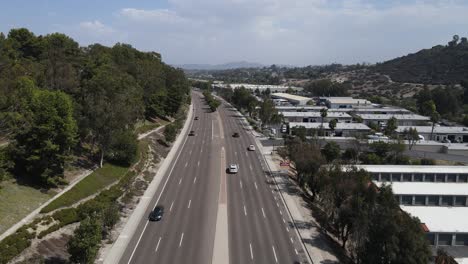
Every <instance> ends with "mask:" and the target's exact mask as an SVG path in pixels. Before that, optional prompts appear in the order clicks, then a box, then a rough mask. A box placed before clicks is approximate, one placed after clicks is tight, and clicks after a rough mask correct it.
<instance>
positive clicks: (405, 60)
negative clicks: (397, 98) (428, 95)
mask: <svg viewBox="0 0 468 264" xmlns="http://www.w3.org/2000/svg"><path fill="white" fill-rule="evenodd" d="M458 39H459V38H458V36H455V37H454V39H453V40H452V41H450V42H449V43H448V45H447V46H442V45H438V46H435V47H433V48H431V49H423V50H421V51H419V52H417V53H414V54H408V55H406V56H403V57H400V58H396V59H393V60H389V61H386V62H384V63H381V64H377V65H376V66H375V71H376V72H379V73H381V74H385V75H389V76H390V78H391V79H392V80H393V81H395V82H402V83H423V84H458V83H460V81H461V80H466V79H468V41H467V39H466V38H461V41H458Z"/></svg>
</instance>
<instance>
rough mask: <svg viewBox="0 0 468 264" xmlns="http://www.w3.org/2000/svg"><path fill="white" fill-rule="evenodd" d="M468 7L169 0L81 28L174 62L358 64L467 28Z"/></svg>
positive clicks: (445, 0)
mask: <svg viewBox="0 0 468 264" xmlns="http://www.w3.org/2000/svg"><path fill="white" fill-rule="evenodd" d="M467 13H468V4H467V3H466V2H465V1H462V0H405V1H403V0H401V1H380V0H169V7H168V8H166V9H137V8H125V9H121V10H119V12H118V15H117V16H116V17H115V19H116V21H114V23H113V24H112V27H110V26H106V25H104V24H103V23H101V22H99V21H90V22H83V23H81V24H80V30H81V34H84V33H85V32H87V34H88V35H91V36H92V34H93V32H94V34H95V35H94V36H95V39H96V38H97V37H96V36H109V38H110V39H122V35H124V36H125V37H124V38H123V39H125V40H127V41H128V42H130V44H132V45H134V46H136V47H137V48H140V49H145V50H155V51H158V52H161V53H162V55H163V57H164V58H165V59H166V60H167V61H168V62H170V63H223V62H227V61H231V60H236V61H237V60H249V61H257V62H262V63H266V64H268V63H278V64H324V63H331V62H341V63H356V62H363V61H367V62H377V61H382V60H385V59H389V58H393V57H396V56H401V55H404V54H406V53H408V52H414V51H417V50H419V49H421V48H429V47H431V46H433V45H436V44H445V43H446V42H447V41H448V40H450V38H451V36H452V35H453V34H460V35H463V34H466V28H468V16H466V14H467ZM124 33H125V34H127V35H125V34H124ZM119 36H120V37H119Z"/></svg>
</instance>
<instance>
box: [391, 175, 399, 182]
mask: <svg viewBox="0 0 468 264" xmlns="http://www.w3.org/2000/svg"><path fill="white" fill-rule="evenodd" d="M392 181H395V182H399V181H401V173H392Z"/></svg>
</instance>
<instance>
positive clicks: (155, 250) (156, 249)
mask: <svg viewBox="0 0 468 264" xmlns="http://www.w3.org/2000/svg"><path fill="white" fill-rule="evenodd" d="M160 242H161V237H159V240H158V244H157V245H156V248H155V249H154V252H158V248H159V243H160Z"/></svg>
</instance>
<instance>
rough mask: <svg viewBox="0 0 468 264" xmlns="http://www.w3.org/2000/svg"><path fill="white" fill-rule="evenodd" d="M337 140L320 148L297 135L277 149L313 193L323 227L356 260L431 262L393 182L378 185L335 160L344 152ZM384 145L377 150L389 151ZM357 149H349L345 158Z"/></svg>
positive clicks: (419, 231) (312, 203) (366, 262)
mask: <svg viewBox="0 0 468 264" xmlns="http://www.w3.org/2000/svg"><path fill="white" fill-rule="evenodd" d="M334 144H335V145H334ZM334 144H333V143H330V144H327V145H328V146H325V148H324V149H321V148H320V146H319V145H318V143H317V142H314V141H311V140H304V139H301V138H300V137H298V136H296V137H295V138H293V139H287V140H286V143H285V147H283V148H280V149H279V150H278V153H279V154H280V155H281V156H282V157H283V158H287V159H290V160H291V161H292V162H293V164H294V166H295V169H296V171H297V178H296V180H297V182H298V184H299V186H300V187H301V188H302V189H303V190H304V192H305V193H306V194H307V193H310V195H308V197H309V198H310V199H309V204H310V206H311V207H312V208H313V209H314V210H313V211H314V217H315V218H316V219H317V221H318V222H319V223H320V224H321V226H322V227H323V228H324V230H325V231H326V232H328V233H329V234H332V235H333V236H334V237H336V238H337V239H338V240H339V241H340V242H341V246H342V248H343V249H344V250H345V251H346V252H347V253H348V254H347V255H348V256H349V257H350V258H351V259H352V261H353V262H354V263H360V264H375V263H386V264H389V263H390V264H391V263H394V264H397V263H414V264H417V263H420V264H426V263H428V261H429V259H430V257H431V252H430V250H429V244H428V241H427V240H426V237H425V233H424V231H423V229H422V227H421V222H420V221H419V219H417V218H414V217H411V216H410V215H408V214H407V213H405V212H404V211H402V210H401V209H400V207H399V204H398V202H397V201H396V199H395V197H394V194H393V192H392V189H391V186H388V185H383V186H381V187H377V186H376V185H374V184H373V183H372V180H371V176H370V174H369V173H368V172H366V171H364V170H359V169H357V168H356V167H354V166H352V165H341V164H342V163H341V162H336V159H337V158H338V157H339V156H341V154H340V150H339V147H337V146H336V143H334ZM376 148H377V149H378V147H377V146H376ZM381 151H382V152H383V153H379V154H378V155H382V156H384V155H388V154H386V153H387V151H386V150H381ZM358 155H359V154H358V153H356V152H355V153H354V154H353V153H350V151H348V153H346V152H345V153H344V154H343V157H342V158H343V159H352V158H356V157H357V156H358ZM327 163H328V164H327ZM346 163H348V162H346Z"/></svg>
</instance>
